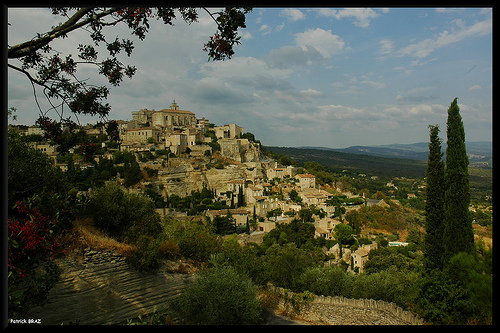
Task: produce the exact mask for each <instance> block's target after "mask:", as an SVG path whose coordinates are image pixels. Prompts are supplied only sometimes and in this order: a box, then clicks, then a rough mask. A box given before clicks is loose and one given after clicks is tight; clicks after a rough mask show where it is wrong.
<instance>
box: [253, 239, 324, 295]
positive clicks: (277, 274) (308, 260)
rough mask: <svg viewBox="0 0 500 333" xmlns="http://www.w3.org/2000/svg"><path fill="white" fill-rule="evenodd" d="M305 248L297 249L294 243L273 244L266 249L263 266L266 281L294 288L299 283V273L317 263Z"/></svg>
mask: <svg viewBox="0 0 500 333" xmlns="http://www.w3.org/2000/svg"><path fill="white" fill-rule="evenodd" d="M315 259H317V258H314V256H311V254H310V253H308V252H307V251H305V250H302V249H298V248H297V247H296V246H295V244H293V243H289V244H285V245H283V246H280V245H278V244H273V245H272V246H271V247H269V248H268V249H267V250H266V255H265V256H264V258H263V260H264V268H265V272H266V276H267V279H268V281H271V282H272V283H274V284H275V285H277V286H280V287H283V288H294V287H296V286H297V284H299V283H300V281H299V279H300V276H301V274H302V273H303V272H304V271H305V270H306V269H307V268H309V267H311V266H316V264H317V263H318V262H317V261H316V260H315Z"/></svg>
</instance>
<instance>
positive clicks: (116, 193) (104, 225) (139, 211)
mask: <svg viewBox="0 0 500 333" xmlns="http://www.w3.org/2000/svg"><path fill="white" fill-rule="evenodd" d="M87 215H89V216H90V217H92V218H93V222H94V225H95V226H96V227H97V228H99V229H100V230H102V231H104V232H105V233H107V234H108V235H109V236H111V237H117V238H127V239H128V240H130V241H135V240H136V239H137V238H138V237H139V236H140V235H150V236H155V235H157V234H159V233H160V232H161V225H160V215H159V214H158V213H156V211H155V205H154V202H153V201H152V200H151V199H150V198H149V197H147V196H144V195H139V194H135V193H132V194H128V193H125V192H124V191H123V190H122V189H121V188H120V187H119V186H118V185H116V184H115V183H107V184H106V185H105V186H103V187H101V188H98V189H96V190H94V191H93V193H92V196H91V197H90V199H89V202H88V204H87Z"/></svg>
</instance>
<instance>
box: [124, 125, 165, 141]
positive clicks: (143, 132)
mask: <svg viewBox="0 0 500 333" xmlns="http://www.w3.org/2000/svg"><path fill="white" fill-rule="evenodd" d="M149 138H153V139H154V140H155V141H156V142H158V141H159V140H160V130H159V129H157V128H154V127H141V128H136V129H129V130H126V131H125V140H124V141H126V142H142V143H146V142H147V141H148V139H149Z"/></svg>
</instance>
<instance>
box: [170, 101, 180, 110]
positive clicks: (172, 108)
mask: <svg viewBox="0 0 500 333" xmlns="http://www.w3.org/2000/svg"><path fill="white" fill-rule="evenodd" d="M170 110H179V105H177V103H175V99H174V102H173V103H172V105H170Z"/></svg>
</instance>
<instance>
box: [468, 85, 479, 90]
mask: <svg viewBox="0 0 500 333" xmlns="http://www.w3.org/2000/svg"><path fill="white" fill-rule="evenodd" d="M475 90H481V86H479V85H477V84H475V85H473V86H472V87H470V88H469V91H475Z"/></svg>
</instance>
